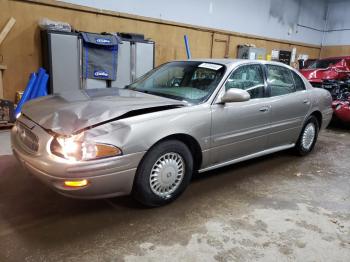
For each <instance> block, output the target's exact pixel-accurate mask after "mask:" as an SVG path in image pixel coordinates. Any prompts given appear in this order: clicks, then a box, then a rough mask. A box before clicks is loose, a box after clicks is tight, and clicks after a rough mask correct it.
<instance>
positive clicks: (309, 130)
mask: <svg viewBox="0 0 350 262" xmlns="http://www.w3.org/2000/svg"><path fill="white" fill-rule="evenodd" d="M318 132H319V123H318V121H317V118H316V117H315V116H310V117H309V118H308V119H307V120H306V122H305V124H304V127H303V129H302V131H301V134H300V136H299V139H298V142H297V143H296V145H295V151H296V152H297V153H298V154H299V155H301V156H304V155H307V154H308V153H310V152H311V151H312V150H313V148H314V146H315V144H316V141H317V137H318Z"/></svg>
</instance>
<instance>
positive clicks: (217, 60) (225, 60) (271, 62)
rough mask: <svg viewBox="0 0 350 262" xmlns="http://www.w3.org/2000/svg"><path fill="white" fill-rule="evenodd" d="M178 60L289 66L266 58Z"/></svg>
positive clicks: (232, 64) (228, 64)
mask: <svg viewBox="0 0 350 262" xmlns="http://www.w3.org/2000/svg"><path fill="white" fill-rule="evenodd" d="M180 61H185V62H186V61H193V62H208V63H216V64H222V65H226V66H235V65H239V64H250V63H259V64H275V65H279V66H284V67H288V68H290V66H288V65H286V64H283V63H281V62H276V61H266V60H250V59H231V58H222V59H220V58H198V59H197V58H196V59H188V60H180Z"/></svg>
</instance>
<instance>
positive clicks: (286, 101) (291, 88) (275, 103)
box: [266, 64, 310, 148]
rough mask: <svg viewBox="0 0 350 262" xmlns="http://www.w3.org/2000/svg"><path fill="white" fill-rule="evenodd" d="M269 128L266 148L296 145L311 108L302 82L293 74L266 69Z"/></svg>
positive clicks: (282, 70)
mask: <svg viewBox="0 0 350 262" xmlns="http://www.w3.org/2000/svg"><path fill="white" fill-rule="evenodd" d="M266 70H267V82H268V86H269V96H270V98H269V105H270V107H271V119H270V122H271V125H270V130H269V132H270V135H269V138H268V147H269V148H272V147H277V146H282V145H286V144H292V143H295V142H296V141H297V139H298V137H299V134H300V131H301V128H302V125H303V123H304V120H305V117H306V115H307V113H308V111H309V108H310V98H309V94H308V92H307V91H306V90H305V85H304V82H303V80H302V79H301V78H300V77H299V76H298V75H297V74H296V73H295V72H293V71H292V70H290V69H288V68H286V67H283V66H278V65H271V64H267V65H266Z"/></svg>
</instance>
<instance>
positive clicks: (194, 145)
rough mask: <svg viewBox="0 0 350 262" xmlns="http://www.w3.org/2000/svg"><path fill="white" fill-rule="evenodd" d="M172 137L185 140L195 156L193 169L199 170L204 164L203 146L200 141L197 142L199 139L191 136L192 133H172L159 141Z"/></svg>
mask: <svg viewBox="0 0 350 262" xmlns="http://www.w3.org/2000/svg"><path fill="white" fill-rule="evenodd" d="M170 139H175V140H179V141H181V142H183V143H184V144H185V145H186V146H188V148H189V149H190V151H191V154H192V156H193V164H194V167H193V170H195V171H197V170H199V168H200V167H201V165H202V158H203V156H202V148H201V146H200V145H199V143H198V142H197V140H196V139H195V138H194V137H192V136H190V135H186V134H174V135H170V136H167V137H164V138H163V139H161V140H160V141H158V143H159V142H162V141H164V140H170Z"/></svg>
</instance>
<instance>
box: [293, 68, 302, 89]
mask: <svg viewBox="0 0 350 262" xmlns="http://www.w3.org/2000/svg"><path fill="white" fill-rule="evenodd" d="M293 78H294V83H295V90H296V91H303V90H305V84H304V81H303V79H301V77H300V76H298V75H297V73H295V72H293Z"/></svg>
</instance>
